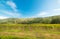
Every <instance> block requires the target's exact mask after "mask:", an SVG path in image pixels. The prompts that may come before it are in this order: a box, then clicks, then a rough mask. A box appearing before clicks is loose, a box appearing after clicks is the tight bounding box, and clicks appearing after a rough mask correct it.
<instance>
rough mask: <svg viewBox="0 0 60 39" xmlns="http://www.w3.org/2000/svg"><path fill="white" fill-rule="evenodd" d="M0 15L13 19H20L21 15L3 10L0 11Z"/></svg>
mask: <svg viewBox="0 0 60 39" xmlns="http://www.w3.org/2000/svg"><path fill="white" fill-rule="evenodd" d="M0 12H1V13H4V14H7V15H10V16H13V17H20V16H21V14H19V13H17V12H9V11H5V10H0Z"/></svg>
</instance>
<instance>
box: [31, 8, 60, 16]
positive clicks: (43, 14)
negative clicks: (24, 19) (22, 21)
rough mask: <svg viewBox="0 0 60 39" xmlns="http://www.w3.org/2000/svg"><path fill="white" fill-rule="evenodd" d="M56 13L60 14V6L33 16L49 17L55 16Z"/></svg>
mask: <svg viewBox="0 0 60 39" xmlns="http://www.w3.org/2000/svg"><path fill="white" fill-rule="evenodd" d="M55 15H60V8H57V9H52V10H48V11H42V12H39V13H37V14H36V15H34V16H32V17H48V16H55Z"/></svg>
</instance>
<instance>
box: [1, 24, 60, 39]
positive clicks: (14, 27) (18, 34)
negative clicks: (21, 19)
mask: <svg viewBox="0 0 60 39" xmlns="http://www.w3.org/2000/svg"><path fill="white" fill-rule="evenodd" d="M0 39H60V24H0Z"/></svg>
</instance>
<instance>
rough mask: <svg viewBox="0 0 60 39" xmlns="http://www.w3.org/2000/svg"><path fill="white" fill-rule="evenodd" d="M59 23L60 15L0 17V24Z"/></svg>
mask: <svg viewBox="0 0 60 39" xmlns="http://www.w3.org/2000/svg"><path fill="white" fill-rule="evenodd" d="M9 23H12V24H15V23H16V24H33V23H40V24H60V15H59V16H51V17H38V18H8V19H0V24H9Z"/></svg>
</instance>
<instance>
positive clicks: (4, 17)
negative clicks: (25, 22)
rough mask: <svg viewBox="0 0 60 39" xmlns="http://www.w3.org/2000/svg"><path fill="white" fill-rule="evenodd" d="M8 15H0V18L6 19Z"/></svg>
mask: <svg viewBox="0 0 60 39" xmlns="http://www.w3.org/2000/svg"><path fill="white" fill-rule="evenodd" d="M7 18H8V17H6V16H0V19H7Z"/></svg>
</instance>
